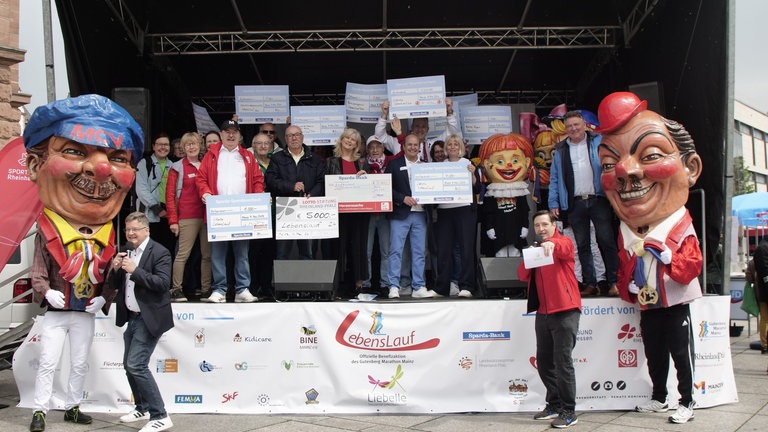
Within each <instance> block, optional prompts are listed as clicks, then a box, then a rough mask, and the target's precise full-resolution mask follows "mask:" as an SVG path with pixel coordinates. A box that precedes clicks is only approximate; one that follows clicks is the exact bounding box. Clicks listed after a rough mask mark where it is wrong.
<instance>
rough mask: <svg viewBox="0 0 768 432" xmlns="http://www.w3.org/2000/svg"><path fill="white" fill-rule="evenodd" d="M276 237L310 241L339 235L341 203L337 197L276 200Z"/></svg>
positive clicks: (284, 198) (281, 198)
mask: <svg viewBox="0 0 768 432" xmlns="http://www.w3.org/2000/svg"><path fill="white" fill-rule="evenodd" d="M275 201H276V203H277V206H276V208H275V238H276V239H278V240H310V239H324V238H337V237H338V236H339V210H338V208H339V202H338V200H337V199H336V197H311V198H298V197H277V198H275Z"/></svg>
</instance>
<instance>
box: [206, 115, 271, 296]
mask: <svg viewBox="0 0 768 432" xmlns="http://www.w3.org/2000/svg"><path fill="white" fill-rule="evenodd" d="M197 189H198V192H200V198H201V199H202V200H203V203H205V202H206V200H207V199H208V197H209V196H211V195H242V194H249V193H260V192H264V175H263V174H262V173H261V169H260V168H259V164H258V163H257V162H256V158H255V156H254V155H253V153H251V152H249V151H248V150H246V149H244V148H242V147H241V146H240V125H238V124H237V122H236V121H234V120H227V121H225V122H224V123H222V125H221V142H220V143H218V144H213V145H211V146H210V147H209V148H208V152H207V153H206V154H205V156H204V157H203V160H202V162H201V163H200V170H199V171H198V173H197ZM230 246H231V247H232V253H233V254H234V258H235V260H234V261H235V303H252V302H255V301H257V300H258V298H256V297H254V296H253V295H252V294H251V292H250V291H248V287H250V286H251V270H250V265H249V264H248V239H244V240H233V241H217V242H211V267H212V268H213V283H212V284H211V291H212V292H211V295H210V296H209V297H208V298H207V299H204V300H203V301H207V302H210V303H226V301H227V300H226V295H227V251H228V249H229V247H230Z"/></svg>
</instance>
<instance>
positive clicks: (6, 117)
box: [0, 0, 31, 148]
mask: <svg viewBox="0 0 768 432" xmlns="http://www.w3.org/2000/svg"><path fill="white" fill-rule="evenodd" d="M24 53H25V51H24V50H22V49H19V0H0V148H2V147H4V146H5V145H6V144H7V143H8V141H10V140H12V139H14V138H16V137H18V136H20V135H21V125H20V122H19V120H20V118H21V111H20V110H19V108H21V107H23V106H24V105H26V104H28V103H29V102H30V98H31V95H29V94H26V93H23V92H22V91H21V88H19V66H18V64H19V63H21V62H23V61H24Z"/></svg>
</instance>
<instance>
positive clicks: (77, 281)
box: [24, 95, 144, 432]
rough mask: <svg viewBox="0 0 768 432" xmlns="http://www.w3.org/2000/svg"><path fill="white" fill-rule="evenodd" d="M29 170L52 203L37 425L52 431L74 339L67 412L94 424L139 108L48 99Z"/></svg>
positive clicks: (44, 219)
mask: <svg viewBox="0 0 768 432" xmlns="http://www.w3.org/2000/svg"><path fill="white" fill-rule="evenodd" d="M24 145H25V146H26V148H27V158H26V163H27V171H28V173H29V178H30V180H32V181H33V182H35V183H37V186H38V196H39V198H40V201H41V202H42V204H43V206H44V210H43V214H42V215H41V216H40V218H39V219H38V227H39V232H38V234H37V237H36V238H35V252H34V259H33V262H32V270H31V275H32V289H33V291H34V294H33V298H34V300H35V302H38V303H40V304H41V305H42V306H47V307H48V311H47V312H46V314H45V318H44V319H43V322H42V328H41V330H40V336H41V339H42V342H41V353H40V357H39V367H38V370H37V376H36V379H35V396H34V413H33V416H32V423H31V424H30V427H29V430H30V431H32V432H39V431H42V430H45V425H46V418H45V416H46V414H47V412H48V409H49V402H50V399H51V396H52V390H53V377H54V373H55V372H56V369H57V365H58V363H59V359H60V357H61V354H62V352H63V349H64V342H65V340H66V339H69V358H70V364H71V367H70V371H69V383H68V385H67V390H66V393H65V394H63V395H60V397H61V398H62V399H63V401H61V402H63V405H64V408H65V410H66V411H65V412H64V420H65V421H67V422H71V423H78V424H90V423H91V422H92V419H91V417H90V416H89V415H87V414H85V413H83V412H81V411H80V407H79V405H80V401H81V399H82V397H83V384H84V383H85V376H86V374H87V373H88V362H87V361H88V352H89V351H90V347H91V342H92V341H93V333H94V328H95V326H94V319H95V317H94V315H95V314H96V312H98V311H99V310H103V311H105V313H106V312H107V311H108V305H106V306H105V304H106V300H105V298H104V296H103V295H102V291H103V287H104V277H105V270H106V268H107V266H108V264H109V260H110V259H111V258H112V256H113V255H114V254H115V230H114V228H113V226H112V218H114V217H115V216H116V215H117V213H118V212H119V211H120V207H121V205H122V203H123V200H124V199H125V196H126V195H127V194H128V191H129V190H130V188H131V185H132V184H133V180H134V178H135V170H134V167H135V165H136V161H138V160H139V159H140V158H141V153H142V151H143V149H144V138H143V132H142V130H141V127H140V126H139V125H138V124H137V123H136V122H135V121H134V120H133V118H132V117H131V115H130V114H128V112H127V111H125V110H124V109H123V108H121V107H120V106H118V105H117V104H115V103H114V102H112V101H111V100H109V99H107V98H105V97H103V96H99V95H84V96H79V97H76V98H70V99H63V100H59V101H55V102H52V103H50V104H48V105H45V106H42V107H39V108H37V109H36V110H35V112H34V114H32V117H31V118H30V119H29V123H28V124H27V127H26V128H25V129H24Z"/></svg>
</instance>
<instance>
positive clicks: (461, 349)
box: [13, 296, 738, 414]
mask: <svg viewBox="0 0 768 432" xmlns="http://www.w3.org/2000/svg"><path fill="white" fill-rule="evenodd" d="M728 300H729V299H728V297H723V296H720V297H705V298H703V299H700V300H697V301H696V302H695V303H694V304H693V305H692V315H693V323H694V329H693V330H694V331H693V333H694V336H695V343H696V376H695V380H694V382H695V388H694V391H695V393H694V399H695V401H696V402H697V404H698V406H699V407H711V406H716V405H721V404H726V403H734V402H738V398H737V393H736V386H735V382H734V378H733V370H732V364H731V352H730V345H729V333H728ZM173 309H174V320H175V323H176V327H175V328H173V329H172V330H170V331H169V332H168V333H166V334H165V335H164V336H163V337H162V338H161V340H160V343H159V344H158V346H157V349H156V350H155V352H154V355H153V356H152V358H151V361H150V368H151V369H152V372H153V373H154V375H155V378H156V379H157V382H158V385H159V387H160V390H161V392H162V394H163V399H164V400H165V403H166V409H167V410H168V411H169V412H171V413H205V412H208V413H211V412H221V413H255V414H275V413H278V414H283V413H286V414H287V413H292V414H327V413H377V412H382V413H447V412H470V411H477V412H510V411H513V412H517V411H521V412H525V411H527V412H532V411H538V410H540V409H542V408H543V407H544V388H543V386H542V384H541V380H540V379H539V377H538V375H537V371H536V357H535V355H536V343H535V337H534V315H528V314H525V301H501V300H500V301H452V300H444V301H433V302H399V303H395V302H382V303H375V302H374V303H351V302H350V303H343V302H335V303H277V304H276V303H256V304H222V305H212V304H201V303H174V304H173ZM112 311H114V308H112ZM278 317H279V318H278ZM42 319H44V317H42V318H40V319H38V322H37V323H36V324H35V326H34V327H33V329H32V331H31V332H30V334H29V336H28V337H27V340H26V341H25V342H24V344H23V345H22V346H21V347H20V348H19V350H18V351H17V352H16V355H15V356H14V359H13V372H14V376H15V378H16V383H17V385H18V386H19V395H20V402H19V406H21V407H27V408H29V407H31V406H32V400H33V393H34V377H35V371H36V369H37V358H38V355H39V352H40V334H39V328H40V323H41V320H42ZM122 356H123V343H122V329H120V328H117V327H115V325H114V316H110V317H108V318H106V317H103V316H101V317H100V318H99V319H97V321H96V336H95V338H94V343H93V348H92V349H91V353H90V357H89V365H90V366H89V372H88V377H87V379H86V382H85V391H84V392H83V395H84V400H83V402H82V407H83V410H84V411H86V412H89V411H90V412H114V411H119V412H127V411H128V410H129V409H131V408H132V406H133V405H132V403H131V400H132V397H131V394H130V390H129V387H128V383H127V381H126V378H125V372H124V371H123V365H122ZM67 358H68V357H67V355H66V353H65V355H64V356H63V358H62V362H61V365H60V368H59V369H57V372H56V377H55V388H54V398H53V401H52V404H51V408H52V409H63V404H64V401H63V400H62V399H61V397H60V395H62V394H64V386H65V380H64V379H63V377H62V374H61V373H60V372H59V371H63V373H64V376H66V374H67V373H68V370H69V365H68V361H67ZM573 359H574V363H575V366H576V380H577V406H576V408H577V410H579V411H588V410H629V409H633V408H634V406H635V405H636V404H638V403H639V402H643V401H645V400H647V399H648V398H649V397H650V392H651V388H650V381H649V379H648V371H647V367H646V364H645V357H644V354H643V346H642V341H641V339H640V328H639V313H638V311H637V308H636V307H634V306H633V305H630V304H627V303H624V302H622V301H621V300H618V299H587V300H585V301H584V308H583V315H582V317H581V322H580V326H579V334H578V341H577V343H576V348H575V350H574V353H573ZM670 369H671V371H670V382H669V384H668V388H669V389H670V395H669V399H670V401H675V400H676V399H677V395H676V394H674V392H675V390H674V389H675V382H674V368H670Z"/></svg>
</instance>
